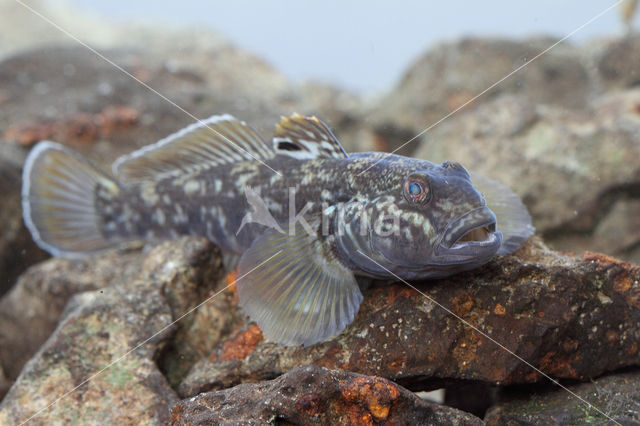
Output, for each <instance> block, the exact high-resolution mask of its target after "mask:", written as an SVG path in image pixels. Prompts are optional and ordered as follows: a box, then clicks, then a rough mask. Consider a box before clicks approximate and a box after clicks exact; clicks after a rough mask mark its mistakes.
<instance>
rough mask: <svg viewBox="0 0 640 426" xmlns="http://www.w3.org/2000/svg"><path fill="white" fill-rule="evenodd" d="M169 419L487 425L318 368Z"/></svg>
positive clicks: (180, 410)
mask: <svg viewBox="0 0 640 426" xmlns="http://www.w3.org/2000/svg"><path fill="white" fill-rule="evenodd" d="M171 420H172V424H173V425H199V424H222V423H225V424H227V423H233V424H236V423H242V424H244V423H252V422H259V423H269V424H274V423H278V424H281V423H285V424H300V425H312V424H343V425H373V424H380V423H384V424H438V425H439V424H447V425H481V424H483V423H482V421H481V420H480V419H478V418H477V417H474V416H472V415H470V414H467V413H464V412H463V411H459V410H456V409H454V408H450V407H446V406H442V405H438V404H434V403H432V402H427V401H424V400H422V399H420V398H418V397H417V396H416V395H415V394H413V393H412V392H409V391H408V390H406V389H404V388H402V387H401V386H398V385H397V384H395V383H393V382H390V381H389V380H385V379H383V378H380V377H375V376H362V375H360V374H354V373H348V372H345V371H340V370H329V369H326V368H322V367H318V366H315V365H310V366H305V367H298V368H294V369H292V370H291V371H289V372H288V373H286V374H284V375H282V376H280V377H278V378H277V379H275V380H272V381H268V382H261V383H257V384H245V385H239V386H236V387H233V388H230V389H225V390H222V391H217V392H209V393H202V394H200V395H198V396H196V397H193V398H189V399H185V400H183V401H180V402H179V403H178V404H176V405H175V406H174V407H173V409H172V410H171Z"/></svg>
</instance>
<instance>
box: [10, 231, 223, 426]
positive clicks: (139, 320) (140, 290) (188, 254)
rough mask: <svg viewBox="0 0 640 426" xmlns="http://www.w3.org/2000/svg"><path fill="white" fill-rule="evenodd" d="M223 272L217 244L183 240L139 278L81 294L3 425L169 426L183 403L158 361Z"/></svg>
mask: <svg viewBox="0 0 640 426" xmlns="http://www.w3.org/2000/svg"><path fill="white" fill-rule="evenodd" d="M136 263H137V264H138V265H139V262H136ZM112 264H113V262H112ZM48 265H49V266H51V265H53V266H56V265H60V261H58V263H56V262H49V263H48ZM220 270H221V260H220V257H219V255H217V251H216V250H215V248H214V246H213V245H211V244H210V243H209V242H208V241H206V240H203V239H188V238H185V239H181V240H178V241H176V242H173V243H167V244H163V245H160V246H158V247H157V248H155V249H154V250H152V251H151V252H150V253H149V254H148V255H147V256H146V258H145V261H144V263H143V268H142V271H141V272H140V274H139V276H138V278H136V279H132V280H129V281H125V280H123V279H122V278H124V277H123V276H121V277H120V278H121V279H120V280H114V282H113V283H111V285H110V286H109V287H106V288H104V289H102V290H97V291H89V292H83V293H78V294H76V295H75V296H74V297H73V298H72V300H71V301H70V302H69V304H68V305H67V307H66V309H65V311H64V313H63V315H62V319H61V320H60V322H59V323H58V326H57V328H56V330H55V332H54V333H53V334H52V336H51V337H50V338H49V339H48V340H47V342H46V343H45V344H44V345H43V346H42V347H41V348H40V350H39V351H38V353H37V354H36V355H35V356H34V357H33V358H32V359H31V361H30V362H29V363H28V364H27V365H26V367H25V368H24V369H23V370H22V372H21V373H20V375H19V377H18V378H17V380H16V382H15V383H14V385H13V386H12V387H11V389H10V390H9V392H8V394H7V395H6V396H5V398H4V399H3V401H2V403H1V404H0V423H2V424H9V423H18V422H21V421H24V420H27V419H28V418H29V417H30V416H33V415H37V418H38V419H39V421H41V422H43V423H52V422H63V423H65V422H74V421H75V420H74V419H78V418H80V419H82V420H83V422H89V423H113V422H125V423H130V422H136V423H139V422H142V423H156V424H158V423H160V424H162V423H166V422H167V421H168V415H169V407H170V406H171V405H172V404H173V403H175V402H176V401H177V398H176V395H175V393H174V391H173V390H172V389H171V387H170V386H169V383H168V382H167V380H166V378H165V377H164V376H163V375H162V373H161V372H160V370H159V369H158V367H157V365H156V363H155V362H154V360H155V359H156V357H157V356H158V354H159V351H160V350H161V349H162V347H163V346H164V345H165V344H166V342H167V340H168V339H169V337H170V336H171V335H172V334H173V333H174V332H175V331H176V329H175V327H172V324H173V322H174V321H175V320H177V319H178V318H180V317H181V316H182V315H184V314H186V313H188V312H189V311H190V310H192V308H193V307H195V306H196V305H197V304H198V303H200V302H201V301H202V300H203V299H206V297H205V296H206V295H207V294H210V292H212V291H213V290H214V288H215V285H216V283H217V280H216V276H218V275H219V271H220ZM116 273H117V272H116ZM87 280H89V278H88V277H87ZM138 345H140V347H139V348H137V346H138ZM133 348H136V349H135V350H133ZM85 380H90V382H89V383H87V384H84V382H85ZM69 392H71V394H70V395H67V393H69ZM57 398H60V400H59V401H57ZM54 401H57V402H56V403H55V405H54V406H52V407H50V408H45V407H47V406H48V404H51V403H53V402H54ZM41 409H44V410H43V411H41V412H40V411H39V410H41Z"/></svg>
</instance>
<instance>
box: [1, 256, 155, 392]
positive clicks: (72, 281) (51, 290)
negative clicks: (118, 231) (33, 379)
mask: <svg viewBox="0 0 640 426" xmlns="http://www.w3.org/2000/svg"><path fill="white" fill-rule="evenodd" d="M141 260H142V259H141V257H140V254H139V253H137V252H130V253H118V252H110V253H105V254H103V255H101V256H98V257H91V258H87V259H82V260H80V259H78V260H66V259H51V260H49V261H47V262H43V263H41V264H39V265H36V266H33V267H32V268H30V269H29V270H28V271H27V272H25V273H24V274H23V275H22V276H21V277H20V279H19V280H18V282H17V284H16V285H15V286H14V287H13V288H12V289H11V291H10V292H9V293H7V294H6V295H5V296H4V297H3V298H2V299H1V300H0V365H2V367H3V368H4V371H5V374H6V375H7V377H9V378H11V379H12V380H15V378H16V377H18V374H19V373H20V370H21V369H22V367H23V365H24V364H25V363H26V362H27V361H28V360H29V358H30V357H31V356H32V355H33V354H35V353H36V352H37V350H38V348H39V347H40V346H41V345H42V344H43V343H44V342H45V341H46V340H47V338H48V337H49V335H51V333H52V332H53V330H54V329H55V328H56V324H57V323H58V319H59V318H60V314H61V313H62V311H63V310H64V307H65V306H66V304H67V302H68V301H69V300H70V299H71V297H72V296H73V295H74V294H77V293H81V292H85V291H92V290H98V289H101V288H105V287H109V286H111V285H113V284H116V283H126V282H128V281H130V280H131V279H132V278H133V277H134V276H135V275H137V273H138V272H139V269H140V262H141Z"/></svg>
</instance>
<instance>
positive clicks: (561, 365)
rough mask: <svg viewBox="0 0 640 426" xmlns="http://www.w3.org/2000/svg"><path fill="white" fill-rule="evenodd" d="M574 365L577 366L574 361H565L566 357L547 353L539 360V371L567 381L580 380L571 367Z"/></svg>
mask: <svg viewBox="0 0 640 426" xmlns="http://www.w3.org/2000/svg"><path fill="white" fill-rule="evenodd" d="M576 356H577V355H576ZM575 364H577V360H576V359H567V356H566V355H562V354H558V353H556V352H547V353H546V354H545V355H544V356H543V357H542V358H541V359H540V369H541V370H542V371H544V372H545V373H547V374H550V375H553V376H557V377H563V378H569V379H579V378H580V377H579V375H578V373H577V372H576V370H575V369H574V368H573V367H572V365H575Z"/></svg>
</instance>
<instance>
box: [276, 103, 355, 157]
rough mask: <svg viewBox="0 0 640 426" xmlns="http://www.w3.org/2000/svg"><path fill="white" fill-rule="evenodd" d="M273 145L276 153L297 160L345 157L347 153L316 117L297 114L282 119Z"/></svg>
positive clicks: (277, 127) (277, 126)
mask: <svg viewBox="0 0 640 426" xmlns="http://www.w3.org/2000/svg"><path fill="white" fill-rule="evenodd" d="M273 145H274V149H275V151H276V153H278V154H282V155H288V156H290V157H294V158H298V159H313V158H319V157H332V158H346V157H347V152H346V151H345V150H344V148H343V147H342V145H340V142H338V140H337V139H336V137H335V136H334V135H333V133H331V130H329V128H328V127H327V125H326V124H324V123H323V122H322V121H320V120H318V119H317V118H316V117H305V116H302V115H299V114H294V115H291V116H289V117H282V119H281V120H280V122H279V123H278V124H277V125H276V136H275V137H274V138H273Z"/></svg>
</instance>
